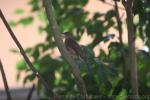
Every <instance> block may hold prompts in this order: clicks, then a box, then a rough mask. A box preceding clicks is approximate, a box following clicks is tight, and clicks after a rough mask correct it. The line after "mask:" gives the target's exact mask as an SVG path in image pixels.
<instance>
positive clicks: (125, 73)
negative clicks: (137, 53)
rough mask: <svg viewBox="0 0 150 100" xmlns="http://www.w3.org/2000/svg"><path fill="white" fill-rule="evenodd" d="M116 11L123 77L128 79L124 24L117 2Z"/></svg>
mask: <svg viewBox="0 0 150 100" xmlns="http://www.w3.org/2000/svg"><path fill="white" fill-rule="evenodd" d="M114 2H115V6H114V8H115V11H116V20H117V26H118V32H119V41H120V46H121V48H120V49H121V59H122V64H123V75H124V78H125V79H127V74H128V72H127V70H128V69H127V66H126V63H125V54H124V49H123V40H122V22H121V18H120V15H119V9H118V4H117V1H116V0H115V1H114Z"/></svg>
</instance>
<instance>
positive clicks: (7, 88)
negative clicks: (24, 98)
mask: <svg viewBox="0 0 150 100" xmlns="http://www.w3.org/2000/svg"><path fill="white" fill-rule="evenodd" d="M0 70H1V74H2V78H3V83H4V86H5V91H6V94H7V100H12V97H11V94H10V91H9V87H8V84H7V79H6V75H5V71H4V68H3V64H2V62H1V59H0Z"/></svg>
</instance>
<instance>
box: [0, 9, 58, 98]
mask: <svg viewBox="0 0 150 100" xmlns="http://www.w3.org/2000/svg"><path fill="white" fill-rule="evenodd" d="M0 17H1V19H2V20H3V22H4V24H5V26H6V28H7V30H8V32H9V34H10V35H11V37H12V39H13V40H14V42H15V43H16V45H17V47H18V48H19V50H20V53H21V55H22V56H23V58H24V60H25V61H26V63H27V64H28V66H29V68H30V69H31V70H32V72H33V75H35V76H36V77H37V78H38V79H39V80H40V82H41V83H42V84H43V86H44V87H45V89H47V91H48V92H49V96H50V97H52V98H56V97H57V96H56V94H55V93H53V91H52V90H51V89H50V88H49V85H48V83H47V82H46V81H45V80H44V78H43V77H42V76H41V74H40V73H39V72H38V71H37V70H36V69H35V67H34V66H33V65H32V63H31V61H30V60H29V58H28V57H27V56H26V54H25V51H24V49H23V47H22V46H21V44H20V43H19V41H18V39H17V38H16V36H15V34H14V33H13V31H12V29H11V28H10V26H9V24H8V22H7V20H6V19H5V17H4V15H3V13H2V11H1V9H0Z"/></svg>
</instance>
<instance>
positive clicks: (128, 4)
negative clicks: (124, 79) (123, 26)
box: [122, 0, 138, 99]
mask: <svg viewBox="0 0 150 100" xmlns="http://www.w3.org/2000/svg"><path fill="white" fill-rule="evenodd" d="M122 3H123V5H124V7H125V9H126V14H127V28H128V45H129V57H130V62H129V66H130V76H131V78H130V80H131V91H132V94H133V95H136V96H137V97H138V80H137V65H136V52H135V34H134V33H135V32H134V24H133V12H132V3H133V0H127V1H126V0H123V1H122ZM135 99H138V98H135Z"/></svg>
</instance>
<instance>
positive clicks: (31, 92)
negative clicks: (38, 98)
mask: <svg viewBox="0 0 150 100" xmlns="http://www.w3.org/2000/svg"><path fill="white" fill-rule="evenodd" d="M34 89H35V85H34V84H33V86H32V87H31V89H30V90H29V93H28V96H27V99H26V100H31V99H32V95H33V92H34Z"/></svg>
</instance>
